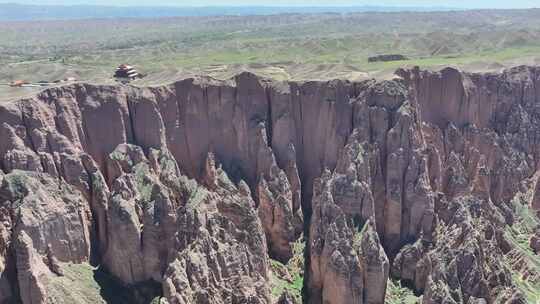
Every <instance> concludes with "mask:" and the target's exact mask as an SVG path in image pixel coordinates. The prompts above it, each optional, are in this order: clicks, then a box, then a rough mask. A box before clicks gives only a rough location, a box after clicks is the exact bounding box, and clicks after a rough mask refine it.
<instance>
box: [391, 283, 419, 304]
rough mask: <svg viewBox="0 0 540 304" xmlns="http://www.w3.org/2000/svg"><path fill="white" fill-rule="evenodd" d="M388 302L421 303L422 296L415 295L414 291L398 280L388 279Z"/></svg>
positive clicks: (401, 303)
mask: <svg viewBox="0 0 540 304" xmlns="http://www.w3.org/2000/svg"><path fill="white" fill-rule="evenodd" d="M385 303H386V304H415V303H420V297H417V296H415V295H414V293H413V291H412V290H410V289H408V288H406V287H403V286H401V283H400V282H398V281H395V282H394V281H393V280H391V279H388V283H387V284H386V297H385Z"/></svg>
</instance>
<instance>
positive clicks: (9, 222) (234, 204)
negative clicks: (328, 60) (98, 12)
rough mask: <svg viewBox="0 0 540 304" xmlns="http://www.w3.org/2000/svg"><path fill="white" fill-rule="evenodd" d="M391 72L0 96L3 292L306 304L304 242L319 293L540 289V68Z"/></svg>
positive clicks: (490, 296)
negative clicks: (384, 76)
mask: <svg viewBox="0 0 540 304" xmlns="http://www.w3.org/2000/svg"><path fill="white" fill-rule="evenodd" d="M396 75H397V76H396V78H395V79H394V80H391V81H374V80H373V81H364V82H347V81H337V80H336V81H329V82H303V83H295V82H289V83H279V82H273V81H269V80H265V79H261V78H258V77H257V76H255V75H253V74H249V73H243V74H240V75H238V76H236V77H234V78H233V79H230V80H228V81H217V80H213V79H210V78H192V79H186V80H182V81H179V82H176V83H174V84H172V85H169V86H162V87H153V88H136V87H129V86H122V87H113V86H92V85H85V84H77V85H71V86H65V87H60V88H52V89H49V90H46V91H44V92H42V93H40V94H39V95H37V96H36V97H34V98H30V99H24V100H20V101H16V102H11V103H5V104H2V105H0V138H1V140H0V168H1V172H2V173H1V175H0V273H1V275H0V291H1V292H0V303H2V302H5V301H9V300H21V301H22V302H23V303H25V304H27V303H61V300H59V299H62V298H64V299H65V298H69V295H70V294H73V293H74V292H75V291H74V290H77V292H81V293H82V294H85V295H88V297H74V298H76V299H77V301H80V302H81V303H90V302H92V301H90V300H88V299H90V298H91V295H92V296H94V293H96V291H95V290H93V289H92V288H91V287H88V286H86V285H84V284H79V285H77V286H75V287H72V288H58V286H63V285H62V284H63V283H62V282H64V281H62V280H61V278H62V277H63V276H64V275H66V273H67V272H68V271H72V268H70V267H75V266H76V265H94V266H97V265H99V269H101V270H102V271H104V272H106V273H108V274H110V275H111V276H112V277H113V278H114V280H115V281H117V282H119V283H120V284H123V285H124V286H126V288H129V287H133V286H138V287H139V288H134V289H135V290H139V291H138V292H133V293H132V295H131V296H132V299H131V301H134V302H140V303H147V302H146V301H149V300H148V298H151V297H153V296H156V297H161V301H162V302H167V303H277V302H279V303H294V302H297V301H298V300H299V299H298V294H297V295H291V294H290V292H291V290H284V291H283V293H281V290H280V292H279V293H278V294H276V292H275V290H276V288H275V277H276V276H281V277H285V278H286V277H287V276H291V274H287V273H279V274H278V273H275V272H276V269H285V270H284V272H287V270H286V269H287V267H277V266H276V265H277V264H275V263H278V264H281V263H283V264H287V263H288V262H289V261H291V260H294V259H296V258H298V252H296V251H297V250H295V244H297V243H298V242H299V240H305V247H302V248H305V252H304V254H303V258H304V265H303V266H302V267H301V268H303V270H302V275H301V277H303V285H304V288H303V298H304V302H305V303H315V304H316V303H332V304H334V303H335V304H341V303H385V301H386V302H388V303H390V301H391V299H393V297H394V296H395V294H394V290H393V289H392V288H393V287H394V286H395V284H396V282H397V283H399V284H402V285H403V286H405V287H406V288H408V289H410V290H411V291H412V292H411V293H414V294H415V295H416V296H422V300H421V301H422V303H505V302H508V303H526V301H529V300H530V299H533V297H535V296H539V295H538V292H535V291H534V288H535V286H536V287H538V284H539V280H540V279H539V278H538V256H537V255H535V252H538V251H539V250H540V249H539V248H538V247H539V246H538V243H539V242H538V239H539V238H540V236H539V232H538V231H539V230H538V228H537V227H536V225H537V224H538V221H539V220H538V215H537V214H535V212H538V210H539V209H540V205H539V204H538V201H540V199H538V196H540V194H537V193H536V192H537V191H536V188H540V187H537V186H536V184H537V177H538V174H537V169H538V168H537V161H536V160H537V157H538V151H539V149H538V148H539V147H538V139H537V137H538V136H539V135H538V134H540V130H538V128H540V127H538V126H539V125H540V124H539V123H538V122H539V121H538V119H539V117H540V106H538V105H537V104H538V99H539V98H540V69H538V68H535V67H517V68H514V69H510V70H507V71H505V72H503V73H501V74H466V73H461V72H459V71H457V70H454V69H450V68H448V69H444V70H442V71H440V72H427V71H421V70H419V69H413V70H399V71H397V73H396ZM525 219H526V221H525ZM525 222H526V223H525ZM529 237H530V244H527V246H521V245H522V244H516V242H515V241H516V238H518V239H519V238H529ZM529 245H530V246H529ZM74 265H75V266H74ZM289 268H290V267H289ZM293 275H294V274H293ZM294 276H295V277H296V275H294ZM285 281H286V280H285ZM291 281H293V279H291ZM524 282H525V283H526V284H527V285H525V284H524ZM156 284H157V285H158V286H159V287H158V288H149V287H147V288H142V287H141V286H155V285H156ZM387 286H390V287H392V288H390V287H388V288H387ZM531 286H532V287H531ZM531 288H532V290H533V291H532V292H531ZM285 289H286V288H285ZM141 290H142V291H141ZM98 293H99V292H98ZM85 299H86V300H85ZM101 300H102V302H104V303H105V302H106V301H107V299H101ZM67 302H69V301H67ZM67 302H66V303H67ZM93 302H95V300H93Z"/></svg>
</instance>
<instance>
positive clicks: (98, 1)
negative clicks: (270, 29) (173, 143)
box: [0, 0, 540, 9]
mask: <svg viewBox="0 0 540 304" xmlns="http://www.w3.org/2000/svg"><path fill="white" fill-rule="evenodd" d="M0 3H2V4H5V3H15V4H25V5H100V6H153V7H156V6H175V7H201V6H247V7H254V6H268V7H276V6H281V7H283V6H285V7H287V6H291V7H292V6H299V7H302V6H304V7H310V6H311V7H313V6H322V7H339V6H349V7H355V6H377V7H384V6H388V7H426V8H429V7H452V8H464V9H486V8H494V9H512V8H516V9H517V8H538V7H540V3H538V0H515V1H511V2H510V1H502V0H472V1H467V0H465V1H464V0H445V1H440V2H437V3H433V1H426V0H383V1H379V2H378V3H377V4H373V2H372V1H368V0H360V1H352V0H337V1H326V0H314V1H308V0H273V1H268V0H262V1H247V0H185V1H174V0H141V1H135V0H116V1H107V0H64V1H61V0H0Z"/></svg>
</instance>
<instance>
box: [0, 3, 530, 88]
mask: <svg viewBox="0 0 540 304" xmlns="http://www.w3.org/2000/svg"><path fill="white" fill-rule="evenodd" d="M471 16H474V18H472V17H471ZM539 17H540V12H539V11H537V10H517V11H500V12H492V11H481V12H478V11H477V12H471V11H462V12H459V11H458V12H408V13H405V12H392V13H382V12H378V13H350V14H345V15H336V14H311V15H307V14H306V15H295V14H284V15H272V16H264V17H263V16H228V17H218V16H215V17H177V18H167V19H103V20H63V21H45V22H31V21H29V22H4V23H1V24H0V33H1V35H0V63H1V64H2V66H1V67H0V83H9V82H10V81H13V80H15V79H26V80H29V81H33V82H34V81H40V80H46V81H52V80H56V79H63V78H65V77H66V76H72V77H75V78H77V79H80V80H82V81H86V82H96V83H114V82H113V80H112V73H113V71H114V68H115V67H116V66H118V64H120V63H130V64H133V65H135V66H136V67H137V69H138V70H139V71H140V72H142V73H145V74H147V75H148V76H147V77H146V78H145V79H141V80H137V81H135V84H138V85H153V84H162V83H168V82H171V81H173V80H175V79H178V78H179V77H183V76H184V77H185V76H187V75H192V74H207V75H211V76H214V77H217V78H228V77H230V76H231V75H234V74H235V73H238V72H239V71H241V70H246V69H247V70H251V71H254V72H256V73H258V74H261V75H262V76H266V77H272V78H275V79H278V80H294V79H307V78H309V79H329V78H348V79H362V78H366V77H370V76H385V75H386V76H388V75H390V74H391V73H392V72H393V71H394V70H395V69H396V68H398V67H402V66H404V65H407V66H413V65H420V66H421V67H423V68H430V67H433V68H436V67H439V66H441V65H458V66H460V67H463V68H465V69H470V70H478V69H481V70H486V69H487V70H497V69H499V68H500V67H502V66H503V65H505V64H507V65H515V64H519V63H531V62H532V63H534V62H536V61H535V60H536V58H537V57H538V54H539V53H540V52H539V51H540V42H539V41H540V39H538V38H539V37H540V22H538V20H540V18H539ZM44 32H46V33H47V34H46V35H44V34H43V33H44ZM23 35H24V37H25V39H20V37H21V36H23ZM389 50H391V51H392V52H396V53H399V54H403V55H404V56H406V57H407V58H409V59H410V60H408V61H392V62H372V63H369V62H368V58H369V57H371V56H375V55H380V54H386V53H388V51H389ZM0 90H2V91H0V93H5V94H2V95H3V96H4V98H6V97H9V96H15V95H18V96H20V95H21V94H22V93H28V92H30V91H31V89H28V90H20V89H19V90H15V89H12V88H9V87H0ZM10 93H11V94H10ZM14 94H15V95H14Z"/></svg>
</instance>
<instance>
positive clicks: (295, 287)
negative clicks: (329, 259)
mask: <svg viewBox="0 0 540 304" xmlns="http://www.w3.org/2000/svg"><path fill="white" fill-rule="evenodd" d="M304 248H305V243H304V242H302V241H300V240H298V241H297V242H295V243H294V244H293V257H292V258H291V259H290V260H289V262H288V263H287V265H284V264H282V263H281V262H279V261H276V260H270V269H271V278H270V286H271V288H272V297H273V298H274V299H278V298H279V297H280V296H281V294H282V293H283V292H284V291H285V290H287V291H288V292H289V293H290V294H291V295H292V296H293V297H294V298H296V300H297V302H298V303H301V302H302V287H303V286H304ZM280 273H288V274H289V276H290V277H286V276H281V275H280Z"/></svg>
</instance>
